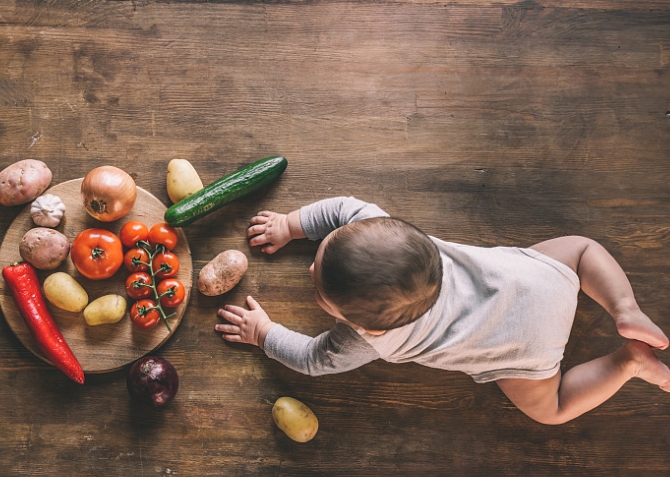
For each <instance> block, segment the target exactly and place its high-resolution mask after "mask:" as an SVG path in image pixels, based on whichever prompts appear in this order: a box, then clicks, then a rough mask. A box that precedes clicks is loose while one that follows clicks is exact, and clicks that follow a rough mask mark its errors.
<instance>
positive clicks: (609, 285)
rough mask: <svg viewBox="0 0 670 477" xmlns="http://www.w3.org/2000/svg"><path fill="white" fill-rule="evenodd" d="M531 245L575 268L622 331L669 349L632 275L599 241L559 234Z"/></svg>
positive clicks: (622, 333) (663, 334) (623, 333)
mask: <svg viewBox="0 0 670 477" xmlns="http://www.w3.org/2000/svg"><path fill="white" fill-rule="evenodd" d="M531 248H533V249H535V250H538V251H539V252H542V253H544V254H545V255H547V256H549V257H551V258H553V259H554V260H558V261H559V262H562V263H564V264H566V265H567V266H568V267H570V268H572V269H573V270H574V271H575V272H576V273H577V275H578V276H579V280H580V283H581V287H582V290H584V293H586V294H587V295H589V296H590V297H591V298H593V299H594V300H595V301H596V302H598V303H599V304H600V305H601V306H602V307H603V308H605V310H607V312H608V313H609V314H610V315H612V317H613V318H614V322H615V323H616V326H617V330H618V331H619V334H621V336H623V337H624V338H628V339H634V340H639V341H643V342H644V343H647V344H648V345H649V346H652V347H654V348H660V349H665V348H667V347H668V344H669V343H670V341H668V337H667V336H666V335H665V333H663V331H662V330H661V329H660V328H659V327H658V326H656V324H654V322H652V321H651V319H649V317H648V316H647V315H645V314H644V313H643V312H642V311H640V307H639V306H638V304H637V301H636V300H635V296H634V295H633V289H632V287H631V285H630V282H629V281H628V277H626V274H625V273H624V271H623V270H622V269H621V266H619V264H618V263H617V261H616V260H614V258H613V257H612V256H611V255H610V254H609V253H608V252H607V250H605V249H604V248H603V247H602V246H601V245H600V244H598V243H597V242H595V241H593V240H591V239H588V238H585V237H578V236H571V237H559V238H555V239H552V240H547V241H545V242H541V243H538V244H537V245H533V246H532V247H531Z"/></svg>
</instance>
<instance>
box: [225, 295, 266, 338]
mask: <svg viewBox="0 0 670 477" xmlns="http://www.w3.org/2000/svg"><path fill="white" fill-rule="evenodd" d="M247 304H248V305H249V309H248V310H246V309H244V308H242V307H239V306H233V305H225V306H224V307H223V308H221V309H220V310H219V311H218V314H219V316H221V317H222V318H225V319H226V320H227V321H228V323H227V324H218V325H216V326H215V327H214V329H215V330H216V331H220V332H222V333H223V335H222V337H223V339H224V340H226V341H231V342H233V343H247V344H252V345H255V346H258V347H260V348H261V349H262V348H263V344H264V343H265V337H266V336H267V334H268V332H269V331H270V328H272V327H273V326H274V325H275V323H273V322H272V320H270V317H269V316H268V315H267V313H265V310H263V308H262V307H261V306H260V305H259V304H258V302H257V301H256V300H254V299H253V298H252V297H250V296H248V297H247Z"/></svg>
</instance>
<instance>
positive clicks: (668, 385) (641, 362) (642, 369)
mask: <svg viewBox="0 0 670 477" xmlns="http://www.w3.org/2000/svg"><path fill="white" fill-rule="evenodd" d="M625 349H626V351H627V352H628V353H630V356H631V358H632V362H633V364H634V366H635V368H634V370H633V372H634V375H635V377H636V378H640V379H642V380H644V381H647V382H648V383H650V384H655V385H657V386H658V387H659V388H661V389H662V390H663V391H666V392H670V369H668V367H667V366H666V365H665V364H664V363H663V362H661V360H659V359H658V357H657V356H656V355H655V354H654V352H653V350H652V349H651V348H650V347H649V346H648V345H647V344H645V343H642V342H640V341H635V340H631V341H629V342H628V343H626V345H625Z"/></svg>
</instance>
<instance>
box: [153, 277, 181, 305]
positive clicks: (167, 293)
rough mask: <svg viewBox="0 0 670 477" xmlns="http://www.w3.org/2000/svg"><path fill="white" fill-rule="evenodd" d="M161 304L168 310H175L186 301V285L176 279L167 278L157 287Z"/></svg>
mask: <svg viewBox="0 0 670 477" xmlns="http://www.w3.org/2000/svg"><path fill="white" fill-rule="evenodd" d="M156 291H157V292H158V296H159V297H160V298H159V302H160V304H161V306H164V307H166V308H174V307H175V306H178V305H180V304H181V303H182V302H183V301H184V296H185V295H186V290H185V289H184V284H183V283H182V282H181V281H179V280H177V279H176V278H166V279H165V280H163V281H162V282H160V283H159V284H158V285H157V286H156Z"/></svg>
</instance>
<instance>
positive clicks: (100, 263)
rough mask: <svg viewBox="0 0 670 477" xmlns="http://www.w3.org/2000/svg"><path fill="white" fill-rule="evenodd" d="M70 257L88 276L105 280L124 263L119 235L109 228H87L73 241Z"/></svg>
mask: <svg viewBox="0 0 670 477" xmlns="http://www.w3.org/2000/svg"><path fill="white" fill-rule="evenodd" d="M70 257H71V259H72V263H73V264H74V266H75V267H76V268H77V270H79V273H81V274H82V275H84V276H85V277H86V278H90V279H91V280H104V279H105V278H109V277H111V276H112V275H114V274H115V273H116V271H117V270H118V269H119V268H120V267H121V265H122V264H123V246H122V245H121V240H119V237H117V236H116V235H115V234H113V233H112V232H110V231H109V230H105V229H97V228H92V229H86V230H83V231H82V232H80V233H79V235H77V237H76V238H75V239H74V241H73V242H72V247H71V249H70Z"/></svg>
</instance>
